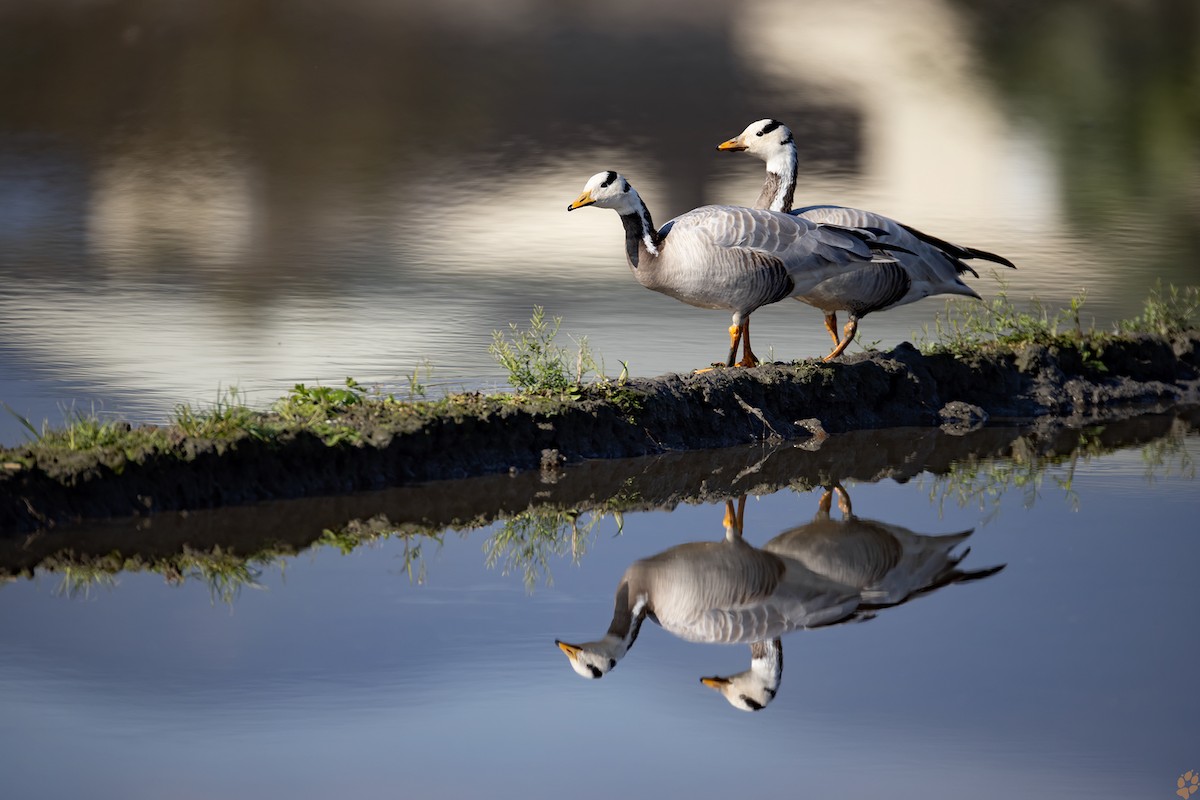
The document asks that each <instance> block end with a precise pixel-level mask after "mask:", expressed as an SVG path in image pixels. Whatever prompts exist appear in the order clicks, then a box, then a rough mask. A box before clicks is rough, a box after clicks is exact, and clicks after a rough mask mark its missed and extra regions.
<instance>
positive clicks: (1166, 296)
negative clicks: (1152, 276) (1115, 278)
mask: <svg viewBox="0 0 1200 800" xmlns="http://www.w3.org/2000/svg"><path fill="white" fill-rule="evenodd" d="M1198 321H1200V286H1185V287H1183V288H1182V289H1181V288H1179V287H1177V286H1175V285H1174V284H1171V285H1169V286H1168V287H1167V288H1166V289H1165V290H1164V289H1163V287H1162V281H1161V280H1159V281H1155V283H1154V287H1153V288H1151V290H1150V296H1149V297H1147V298H1146V302H1145V305H1144V306H1143V308H1142V313H1141V314H1140V315H1139V316H1136V317H1134V318H1133V319H1129V320H1125V321H1123V322H1122V323H1121V324H1120V328H1121V330H1123V331H1126V332H1129V333H1157V334H1159V335H1160V336H1170V335H1172V334H1176V333H1182V332H1183V331H1186V330H1192V329H1194V328H1195V327H1196V326H1197V324H1198Z"/></svg>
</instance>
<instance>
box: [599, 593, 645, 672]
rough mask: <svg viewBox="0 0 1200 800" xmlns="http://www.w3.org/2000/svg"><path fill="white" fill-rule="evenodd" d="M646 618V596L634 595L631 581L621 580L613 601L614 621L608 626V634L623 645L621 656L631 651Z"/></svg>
mask: <svg viewBox="0 0 1200 800" xmlns="http://www.w3.org/2000/svg"><path fill="white" fill-rule="evenodd" d="M645 619H646V598H645V596H644V595H638V596H634V594H633V591H632V590H631V589H630V587H629V581H621V585H620V586H618V587H617V597H616V600H615V602H614V603H613V618H612V623H611V624H610V625H609V626H608V633H607V636H608V637H610V638H612V639H615V640H617V641H619V642H621V644H622V645H623V647H622V649H621V652H620V654H619V655H618V656H617V658H618V659H619V658H620V657H621V656H623V655H625V654H626V653H628V652H629V648H631V647H633V643H634V641H635V640H636V639H637V636H638V632H639V631H641V629H642V622H643V621H644V620H645Z"/></svg>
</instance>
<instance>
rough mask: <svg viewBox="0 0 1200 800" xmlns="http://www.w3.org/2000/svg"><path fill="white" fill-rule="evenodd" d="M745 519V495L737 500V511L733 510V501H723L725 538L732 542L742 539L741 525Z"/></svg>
mask: <svg viewBox="0 0 1200 800" xmlns="http://www.w3.org/2000/svg"><path fill="white" fill-rule="evenodd" d="M745 517H746V495H742V496H741V497H739V498H738V504H737V510H736V511H735V510H734V508H733V501H732V500H726V501H725V520H724V524H725V538H726V539H729V540H730V541H733V540H734V539H740V538H742V524H743V522H744V521H745Z"/></svg>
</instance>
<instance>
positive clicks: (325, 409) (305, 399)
mask: <svg viewBox="0 0 1200 800" xmlns="http://www.w3.org/2000/svg"><path fill="white" fill-rule="evenodd" d="M366 398H367V389H366V387H364V386H363V385H362V384H360V383H359V382H358V381H356V380H354V378H346V384H345V386H344V387H339V386H306V385H304V384H303V383H297V384H296V385H295V386H293V387H292V390H291V391H290V392H288V394H287V397H284V398H283V399H282V400H279V401H278V402H277V403H276V404H275V412H276V413H277V414H279V416H281V417H283V418H284V419H285V420H287V421H289V422H302V423H309V424H311V423H315V422H323V421H326V420H329V419H331V418H333V417H336V416H338V415H339V414H344V413H345V412H346V411H347V410H348V409H349V408H351V407H353V406H357V405H360V404H361V403H362V402H363V401H364V400H366Z"/></svg>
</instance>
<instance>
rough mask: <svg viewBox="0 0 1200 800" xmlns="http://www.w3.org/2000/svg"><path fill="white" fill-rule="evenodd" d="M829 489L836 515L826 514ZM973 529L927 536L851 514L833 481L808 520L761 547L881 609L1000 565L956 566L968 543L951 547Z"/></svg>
mask: <svg viewBox="0 0 1200 800" xmlns="http://www.w3.org/2000/svg"><path fill="white" fill-rule="evenodd" d="M835 493H836V495H837V497H838V507H839V508H840V509H841V511H842V518H841V519H834V518H833V517H832V516H831V515H830V511H831V509H832V505H833V495H834V494H835ZM973 532H974V529H973V528H972V529H970V530H965V531H960V532H958V533H948V534H940V535H932V536H930V535H926V534H921V533H915V532H913V531H911V530H909V529H908V528H904V527H901V526H899V525H893V524H891V523H887V522H880V521H878V520H871V519H863V518H862V517H858V516H855V514H854V511H853V508H852V506H851V504H850V496H849V495H848V494H847V493H846V490H845V489H843V488H842V487H841V486H840V485H834V486H832V487H830V488H829V489H826V490H825V492H824V493H823V494H822V496H821V499H820V501H819V502H818V504H817V513H816V516H815V517H814V518H813V520H812V521H811V522H808V523H806V524H804V525H798V526H796V527H794V528H790V529H788V530H786V531H784V532H783V533H781V534H779V535H778V536H776V537H775V538H773V539H771V541H769V542H767V543H766V544H765V545H763V549H764V550H766V551H768V552H771V553H775V554H776V555H778V556H779V557H780V558H785V559H792V560H795V561H798V562H800V563H801V564H803V565H804V566H806V567H808V568H809V569H811V570H812V571H813V572H816V573H817V574H818V575H822V576H824V577H825V578H828V579H829V580H832V581H836V582H838V583H842V584H845V585H847V586H852V587H854V588H855V589H857V590H858V591H859V594H860V597H861V599H862V602H863V604H864V606H869V607H874V608H882V607H891V606H897V605H900V604H902V603H904V602H905V601H907V600H909V599H911V598H913V597H917V596H919V595H923V594H928V593H929V592H932V591H934V590H936V589H940V588H941V587H943V586H949V585H950V584H953V583H967V582H969V581H974V580H979V579H981V578H986V577H988V576H991V575H995V574H996V573H997V572H999V571H1000V570H1002V569H1003V568H1004V565H1000V566H995V567H985V568H983V569H978V570H963V569H960V568H959V563H960V562H961V561H962V560H963V558H965V557H966V555H967V553H968V552H970V548H964V549H963V550H962V551H960V552H955V550H956V548H958V546H959V545H961V544H963V543H964V542H965V541H967V539H969V538H970V536H971V534H972V533H973Z"/></svg>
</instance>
